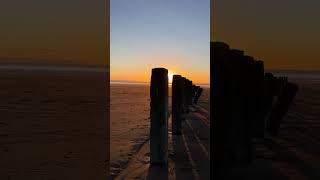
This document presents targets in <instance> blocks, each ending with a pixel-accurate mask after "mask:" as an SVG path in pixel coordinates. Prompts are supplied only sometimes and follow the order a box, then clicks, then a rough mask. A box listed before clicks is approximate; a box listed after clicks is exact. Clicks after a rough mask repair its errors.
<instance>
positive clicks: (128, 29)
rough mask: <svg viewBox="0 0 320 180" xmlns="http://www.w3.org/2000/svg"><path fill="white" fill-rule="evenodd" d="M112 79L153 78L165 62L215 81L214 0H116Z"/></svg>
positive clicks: (196, 78) (191, 75) (112, 21)
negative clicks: (212, 61)
mask: <svg viewBox="0 0 320 180" xmlns="http://www.w3.org/2000/svg"><path fill="white" fill-rule="evenodd" d="M110 48H111V49H110V51H111V52H110V73H111V80H127V81H138V82H149V81H150V78H151V69H152V68H155V67H164V68H167V69H168V70H169V72H171V73H170V74H180V75H183V76H185V77H187V78H189V79H191V80H193V82H195V83H209V82H210V0H134V1H133V0H111V1H110Z"/></svg>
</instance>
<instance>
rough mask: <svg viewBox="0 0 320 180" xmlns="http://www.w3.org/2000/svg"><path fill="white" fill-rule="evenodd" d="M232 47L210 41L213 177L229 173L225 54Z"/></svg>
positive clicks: (228, 114)
mask: <svg viewBox="0 0 320 180" xmlns="http://www.w3.org/2000/svg"><path fill="white" fill-rule="evenodd" d="M229 50H230V48H229V46H228V45H227V44H225V43H222V42H211V43H210V61H211V62H212V63H211V69H212V71H211V72H210V81H211V82H210V84H212V88H213V91H212V92H213V94H212V95H211V96H210V101H211V102H212V105H211V112H212V116H210V118H211V119H210V121H211V122H212V123H213V124H214V126H212V134H213V140H212V143H213V153H212V155H211V157H212V168H213V173H212V174H213V179H224V176H225V175H227V174H228V169H229V167H230V143H229V139H230V138H229V131H228V129H229V127H230V112H229V106H230V103H229V101H228V100H229V98H228V97H229V91H228V87H227V81H228V77H227V74H228V73H229V72H228V69H227V67H226V61H225V54H226V53H227V52H229Z"/></svg>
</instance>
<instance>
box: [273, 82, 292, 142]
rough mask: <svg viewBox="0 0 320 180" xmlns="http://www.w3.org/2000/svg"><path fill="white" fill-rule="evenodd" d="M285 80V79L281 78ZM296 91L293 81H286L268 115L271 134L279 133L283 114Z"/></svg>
mask: <svg viewBox="0 0 320 180" xmlns="http://www.w3.org/2000/svg"><path fill="white" fill-rule="evenodd" d="M282 80H283V82H286V79H285V78H284V79H282ZM297 91H298V86H297V85H296V84H294V83H290V82H288V83H287V82H286V83H285V85H284V87H283V89H282V93H281V95H280V96H279V98H278V101H277V103H276V105H275V108H274V110H273V111H272V112H271V115H270V124H269V128H268V130H269V132H270V134H271V135H273V136H276V135H278V133H279V129H280V125H281V123H282V121H283V118H284V116H285V115H286V113H287V112H288V110H289V107H290V105H291V103H292V101H293V99H294V97H295V95H296V93H297Z"/></svg>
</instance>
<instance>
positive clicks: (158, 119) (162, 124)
mask: <svg viewBox="0 0 320 180" xmlns="http://www.w3.org/2000/svg"><path fill="white" fill-rule="evenodd" d="M150 98H151V102H150V106H151V108H150V120H151V128H150V163H151V164H152V165H166V164H167V162H168V70H167V69H165V68H155V69H152V75H151V87H150Z"/></svg>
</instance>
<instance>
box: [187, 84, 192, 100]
mask: <svg viewBox="0 0 320 180" xmlns="http://www.w3.org/2000/svg"><path fill="white" fill-rule="evenodd" d="M188 105H189V106H191V105H192V81H191V80H188Z"/></svg>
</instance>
